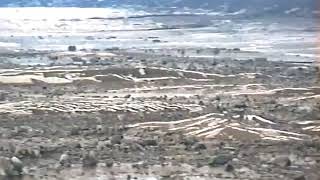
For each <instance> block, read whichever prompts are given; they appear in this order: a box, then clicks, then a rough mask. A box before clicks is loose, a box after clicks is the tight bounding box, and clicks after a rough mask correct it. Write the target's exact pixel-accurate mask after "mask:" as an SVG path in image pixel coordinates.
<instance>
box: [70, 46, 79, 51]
mask: <svg viewBox="0 0 320 180" xmlns="http://www.w3.org/2000/svg"><path fill="white" fill-rule="evenodd" d="M76 50H77V47H76V46H68V51H71V52H74V51H76Z"/></svg>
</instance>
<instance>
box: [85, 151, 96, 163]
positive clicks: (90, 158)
mask: <svg viewBox="0 0 320 180" xmlns="http://www.w3.org/2000/svg"><path fill="white" fill-rule="evenodd" d="M97 164H98V159H97V155H96V153H95V152H94V151H90V152H89V153H85V154H84V155H83V158H82V166H83V167H95V166H97Z"/></svg>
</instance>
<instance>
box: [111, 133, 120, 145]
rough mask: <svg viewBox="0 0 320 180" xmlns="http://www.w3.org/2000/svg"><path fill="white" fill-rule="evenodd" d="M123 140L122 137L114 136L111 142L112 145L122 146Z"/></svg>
mask: <svg viewBox="0 0 320 180" xmlns="http://www.w3.org/2000/svg"><path fill="white" fill-rule="evenodd" d="M122 139H123V136H122V135H114V136H112V137H111V138H110V142H111V144H112V145H114V144H121V140H122Z"/></svg>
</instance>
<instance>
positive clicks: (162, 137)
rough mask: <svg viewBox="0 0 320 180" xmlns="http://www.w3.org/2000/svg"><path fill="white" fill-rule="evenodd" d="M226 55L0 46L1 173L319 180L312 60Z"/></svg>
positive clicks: (217, 51)
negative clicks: (13, 60)
mask: <svg viewBox="0 0 320 180" xmlns="http://www.w3.org/2000/svg"><path fill="white" fill-rule="evenodd" d="M235 53H249V55H250V52H244V51H242V50H241V49H240V48H235V49H227V48H202V49H197V48H185V49H178V48H177V49H175V48H170V49H161V50H154V49H144V50H121V49H108V50H99V51H97V50H95V49H91V50H90V49H86V50H78V49H77V47H76V46H69V48H68V49H67V50H66V51H52V52H23V51H21V52H20V53H14V54H12V53H8V52H6V53H2V54H1V58H2V59H10V58H12V57H14V58H17V59H19V58H28V59H38V58H40V57H41V58H46V59H48V61H49V65H37V66H35V65H32V66H30V65H19V64H13V63H10V62H7V61H3V62H2V64H1V70H0V88H1V91H0V127H1V128H0V137H1V138H0V141H1V143H0V156H1V159H0V174H1V175H2V178H1V179H23V180H29V179H75V180H77V179H201V180H202V179H203V180H205V179H254V180H255V179H279V178H280V179H288V180H289V179H294V180H303V179H307V180H318V179H319V177H320V174H319V171H318V170H319V168H320V153H319V152H320V141H319V135H320V121H319V119H320V101H319V98H320V87H319V67H317V66H316V64H315V63H314V62H290V61H286V62H284V61H269V60H268V58H267V57H257V56H256V55H252V57H253V58H252V59H250V58H248V59H247V60H237V59H231V58H230V57H229V58H226V56H228V55H230V54H235ZM192 54H198V55H199V57H192V56H191V55H192ZM202 54H206V55H207V54H212V55H213V57H205V56H204V57H201V55H202ZM218 55H221V56H218ZM214 56H216V58H214ZM64 61H65V62H68V63H67V64H64V65H61V62H64Z"/></svg>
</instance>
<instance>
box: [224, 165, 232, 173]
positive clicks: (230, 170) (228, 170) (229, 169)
mask: <svg viewBox="0 0 320 180" xmlns="http://www.w3.org/2000/svg"><path fill="white" fill-rule="evenodd" d="M224 170H225V171H226V172H233V171H234V167H233V166H232V165H231V164H227V165H226V167H225V168H224Z"/></svg>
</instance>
